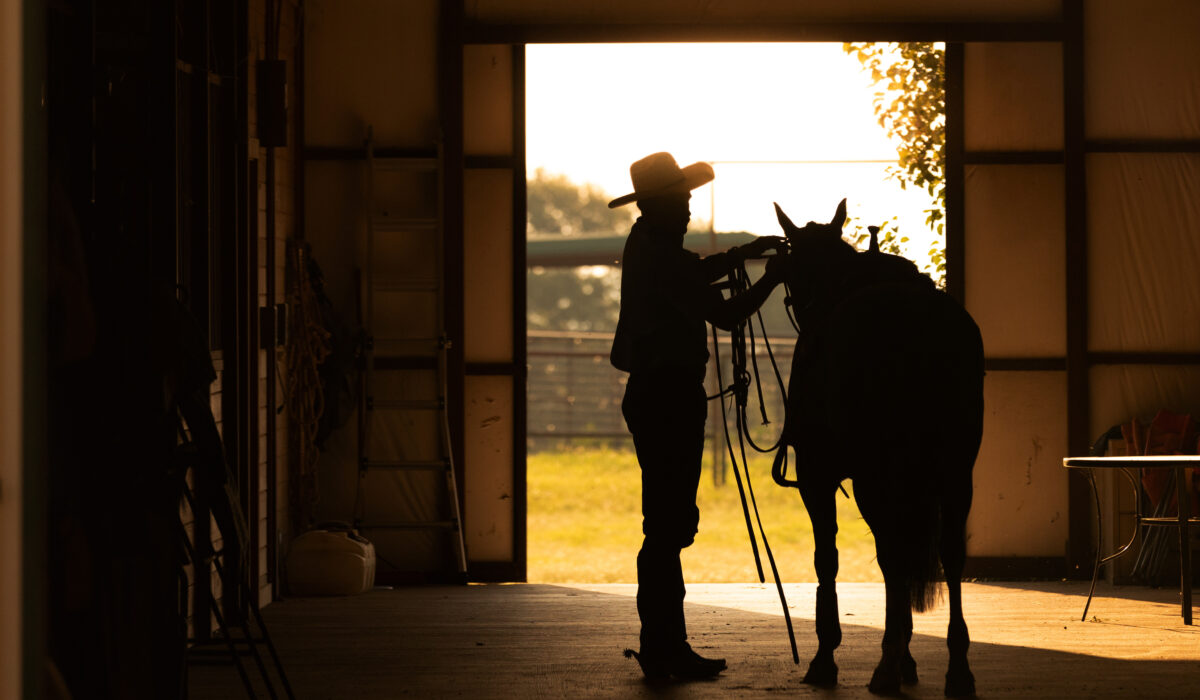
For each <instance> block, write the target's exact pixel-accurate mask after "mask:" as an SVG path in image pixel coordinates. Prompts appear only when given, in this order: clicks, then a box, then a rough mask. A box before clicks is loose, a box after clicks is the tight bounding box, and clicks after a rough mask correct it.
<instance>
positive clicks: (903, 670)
mask: <svg viewBox="0 0 1200 700" xmlns="http://www.w3.org/2000/svg"><path fill="white" fill-rule="evenodd" d="M900 682H901V683H902V684H904V685H916V684H917V661H916V659H914V658H913V657H911V656H910V657H908V658H907V659H902V660H901V661H900Z"/></svg>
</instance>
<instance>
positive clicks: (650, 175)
mask: <svg viewBox="0 0 1200 700" xmlns="http://www.w3.org/2000/svg"><path fill="white" fill-rule="evenodd" d="M629 178H630V179H631V180H633V192H631V193H629V194H627V195H625V196H623V197H617V198H616V199H614V200H613V201H611V202H609V203H608V208H609V209H615V208H617V207H623V206H625V205H626V204H629V203H630V202H634V201H637V200H641V199H649V198H651V197H658V196H661V195H664V194H672V193H676V192H688V191H690V190H694V189H696V188H697V187H699V186H700V185H703V184H706V183H709V182H712V179H713V169H712V166H711V165H709V164H708V163H705V162H699V163H692V164H691V165H689V166H687V167H686V168H680V167H679V165H678V164H677V163H676V162H675V158H674V157H672V156H671V154H670V153H652V154H650V155H648V156H646V157H645V158H643V159H641V160H639V161H637V162H636V163H634V164H633V165H631V166H629Z"/></svg>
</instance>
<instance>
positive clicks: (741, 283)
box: [713, 262, 800, 665]
mask: <svg viewBox="0 0 1200 700" xmlns="http://www.w3.org/2000/svg"><path fill="white" fill-rule="evenodd" d="M749 286H750V284H749V276H748V275H747V273H746V266H745V263H744V262H739V263H738V264H737V265H736V266H734V268H733V269H732V270H731V271H730V273H729V289H730V293H731V294H733V295H737V294H741V293H743V292H745V291H746V290H747V289H748V288H749ZM755 315H756V316H757V317H758V323H759V327H760V328H761V329H762V336H763V344H764V345H765V346H766V348H767V355H768V356H769V357H770V358H771V366H772V367H774V369H775V377H776V379H778V381H779V389H780V394H781V395H782V396H784V405H785V406H786V405H787V399H786V392H785V391H784V387H783V377H782V376H781V375H780V374H779V367H778V365H777V364H776V363H775V356H774V354H772V353H771V346H770V342H769V341H768V340H767V333H766V327H765V325H763V320H762V313H761V312H756V313H755ZM747 324H749V331H750V348H751V353H754V352H755V342H754V323H753V322H752V321H742V322H741V323H739V324H737V326H735V327H734V329H733V330H731V331H730V354H731V360H732V370H733V383H732V384H730V386H729V387H728V388H727V389H723V390H722V391H721V392H720V393H718V394H717V396H716V397H715V398H717V399H718V400H720V401H721V423H722V426H723V428H724V431H725V445H726V448H727V449H728V451H729V458H730V462H731V463H732V465H733V476H734V480H735V481H736V482H737V486H738V494H739V495H740V496H741V499H742V513H743V515H744V516H745V519H746V531H747V533H748V534H749V536H750V547H751V549H752V550H753V551H754V565H755V567H756V568H757V569H758V581H759V583H765V582H766V577H765V576H764V575H763V568H762V559H761V557H760V556H759V554H758V543H757V542H756V541H755V537H754V527H753V525H752V524H751V522H750V507H751V506H753V508H754V520H755V521H756V522H757V523H758V533H759V536H760V537H762V542H763V550H764V551H766V553H767V561H768V563H770V565H771V573H772V575H773V576H774V577H775V589H776V591H778V593H779V603H780V605H781V606H782V608H783V619H784V622H785V623H786V624H787V631H788V641H789V642H790V644H791V647H792V662H793V663H795V664H797V665H799V663H800V652H799V651H798V650H797V649H796V633H795V630H794V629H793V627H792V616H791V613H790V612H788V604H787V596H786V595H785V594H784V591H783V582H782V581H781V580H780V577H779V568H778V567H777V566H776V565H775V555H774V553H772V551H771V545H770V543H769V542H768V541H767V533H766V530H765V529H764V528H763V524H762V516H761V515H759V512H758V502H757V500H756V499H755V498H754V486H753V484H752V483H751V481H750V463H749V462H748V461H747V460H746V443H747V442H749V443H750V445H751V447H753V448H754V449H755V450H757V451H758V452H770V451H771V450H774V449H777V448H778V449H779V450H780V451H781V452H783V453H786V450H787V446H786V445H784V444H783V435H782V433H781V434H780V436H779V439H777V440H776V441H775V445H774V446H772V447H770V448H767V449H765V450H764V449H763V448H760V447H759V446H758V445H756V444H755V443H754V440H753V439H752V438H751V437H750V431H749V429H748V426H747V423H746V404H747V403H748V401H747V399H748V395H749V389H750V379H751V375H750V373H749V372H748V371H747V369H746V326H747ZM718 346H719V344H718V342H717V329H716V327H713V352H714V358H715V360H716V364H717V385H718V386H723V384H724V381H723V379H722V377H721V357H720V350H719V347H718ZM751 364H752V366H753V368H754V381H755V382H756V389H757V393H758V402H759V410H760V412H761V413H762V419H763V424H764V425H767V424H769V423H770V421H769V420H768V419H767V409H766V402H765V401H764V400H763V394H762V382H761V381H759V373H758V359H757V357H755V356H754V355H753V354H752V355H751ZM726 394H732V395H733V397H734V404H735V406H734V407H735V424H736V426H737V432H738V447H739V451H740V453H741V456H742V467H741V468H742V469H743V470H745V472H746V487H745V489H743V488H742V479H741V476H740V475H739V474H738V460H737V457H736V456H735V455H734V451H733V441H732V439H731V438H730V436H729V421H728V418H727V417H726V413H725V400H724V397H725V395H726ZM747 492H749V494H750V500H749V503H747V501H746V493H747Z"/></svg>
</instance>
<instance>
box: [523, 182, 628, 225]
mask: <svg viewBox="0 0 1200 700" xmlns="http://www.w3.org/2000/svg"><path fill="white" fill-rule="evenodd" d="M526 188H527V191H526V192H527V195H526V202H527V208H528V218H527V223H526V230H527V233H530V234H561V235H564V236H572V235H582V234H600V233H616V232H618V231H628V230H629V227H630V225H632V224H633V207H618V208H616V209H609V208H608V202H609V200H610V199H612V197H609V196H608V195H607V194H606V193H605V192H604V191H603V190H601V189H600V188H599V187H597V186H596V185H593V184H591V183H584V184H577V183H574V182H572V181H571V180H570V178H568V177H567V176H566V175H560V174H554V173H547V172H546V170H545V169H544V168H538V169H537V170H535V171H534V174H533V177H532V178H529V180H528V181H527V182H526Z"/></svg>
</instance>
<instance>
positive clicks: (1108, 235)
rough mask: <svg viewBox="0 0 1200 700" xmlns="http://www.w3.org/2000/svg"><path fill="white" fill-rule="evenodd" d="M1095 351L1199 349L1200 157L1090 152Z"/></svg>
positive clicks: (1092, 342)
mask: <svg viewBox="0 0 1200 700" xmlns="http://www.w3.org/2000/svg"><path fill="white" fill-rule="evenodd" d="M1087 180H1088V197H1087V201H1088V215H1087V217H1088V287H1089V289H1088V295H1089V300H1088V306H1089V308H1088V311H1089V318H1088V327H1089V328H1088V330H1089V336H1090V337H1089V341H1088V344H1089V349H1090V350H1093V351H1177V352H1194V351H1196V350H1197V349H1200V323H1197V321H1196V310H1197V309H1200V284H1197V265H1198V264H1200V155H1195V154H1192V155H1178V154H1176V155H1171V154H1166V155H1162V154H1135V155H1106V154H1098V155H1092V156H1089V157H1088V162H1087Z"/></svg>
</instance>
